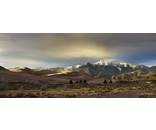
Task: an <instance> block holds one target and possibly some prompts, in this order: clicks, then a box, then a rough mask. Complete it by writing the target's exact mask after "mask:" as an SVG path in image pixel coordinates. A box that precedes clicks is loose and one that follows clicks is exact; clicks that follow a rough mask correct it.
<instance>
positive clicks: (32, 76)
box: [0, 66, 103, 83]
mask: <svg viewBox="0 0 156 130" xmlns="http://www.w3.org/2000/svg"><path fill="white" fill-rule="evenodd" d="M0 78H5V79H7V80H8V81H25V80H26V79H28V80H42V81H48V82H52V83H56V82H69V80H73V81H79V80H84V79H86V80H87V81H88V82H94V83H103V80H101V79H95V78H94V77H92V76H90V75H87V74H85V73H82V72H79V71H71V70H67V71H49V70H40V71H34V70H31V69H30V68H27V67H16V68H11V69H8V70H7V69H5V68H4V67H1V66H0Z"/></svg>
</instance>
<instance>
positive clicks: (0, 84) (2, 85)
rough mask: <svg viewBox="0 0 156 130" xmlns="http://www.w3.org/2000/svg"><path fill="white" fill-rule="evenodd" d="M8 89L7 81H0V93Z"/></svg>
mask: <svg viewBox="0 0 156 130" xmlns="http://www.w3.org/2000/svg"><path fill="white" fill-rule="evenodd" d="M6 89H8V81H7V80H6V79H4V78H2V79H1V80H0V91H3V90H6Z"/></svg>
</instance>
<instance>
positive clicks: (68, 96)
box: [65, 94, 76, 98]
mask: <svg viewBox="0 0 156 130" xmlns="http://www.w3.org/2000/svg"><path fill="white" fill-rule="evenodd" d="M74 97H76V95H74V94H72V95H69V94H66V95H65V98H74Z"/></svg>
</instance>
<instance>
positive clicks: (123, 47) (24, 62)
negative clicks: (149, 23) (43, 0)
mask: <svg viewBox="0 0 156 130" xmlns="http://www.w3.org/2000/svg"><path fill="white" fill-rule="evenodd" d="M103 59H120V60H123V61H124V62H127V63H131V62H137V63H140V64H144V65H148V66H152V65H156V33H0V66H3V67H5V68H13V67H22V66H26V67H29V68H34V67H39V66H42V67H45V68H53V67H57V66H61V67H67V66H72V65H83V64H85V63H86V62H91V63H95V62H97V61H99V60H103Z"/></svg>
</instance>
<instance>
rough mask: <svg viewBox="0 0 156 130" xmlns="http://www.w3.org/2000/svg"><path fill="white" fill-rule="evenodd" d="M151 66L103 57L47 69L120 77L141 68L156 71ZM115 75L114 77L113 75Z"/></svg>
mask: <svg viewBox="0 0 156 130" xmlns="http://www.w3.org/2000/svg"><path fill="white" fill-rule="evenodd" d="M149 68H150V67H148V66H145V65H141V64H138V63H126V62H124V61H122V60H119V59H103V60H100V61H98V62H96V63H93V64H92V63H89V62H87V63H86V64H84V65H75V66H68V67H56V68H48V69H46V70H51V71H54V70H76V71H80V72H83V73H86V74H88V75H90V76H93V77H95V78H112V79H118V78H116V77H115V76H117V77H120V75H121V74H132V73H133V72H137V71H138V73H139V71H140V70H142V71H143V72H144V71H146V73H145V74H147V73H148V72H151V71H148V70H152V72H156V67H153V68H151V69H149ZM43 69H45V68H42V67H35V68H33V70H43ZM112 76H114V77H112Z"/></svg>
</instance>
